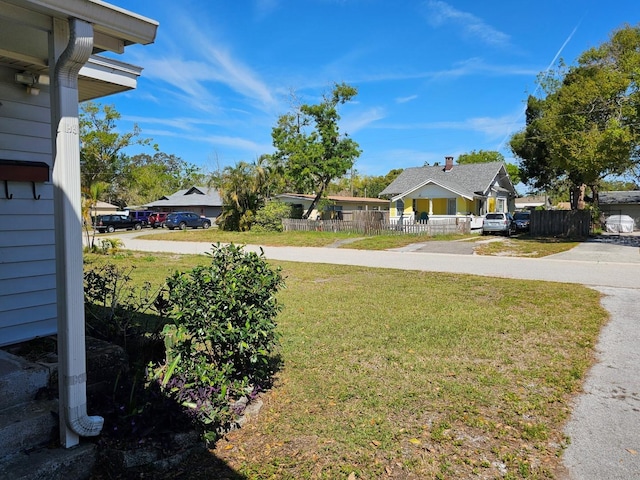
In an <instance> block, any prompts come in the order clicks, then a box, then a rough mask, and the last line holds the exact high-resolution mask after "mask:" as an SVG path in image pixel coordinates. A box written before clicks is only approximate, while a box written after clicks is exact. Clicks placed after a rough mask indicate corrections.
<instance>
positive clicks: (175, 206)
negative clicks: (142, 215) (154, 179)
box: [143, 187, 222, 220]
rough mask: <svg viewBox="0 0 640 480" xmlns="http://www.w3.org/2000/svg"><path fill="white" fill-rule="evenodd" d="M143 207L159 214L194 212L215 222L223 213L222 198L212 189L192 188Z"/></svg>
mask: <svg viewBox="0 0 640 480" xmlns="http://www.w3.org/2000/svg"><path fill="white" fill-rule="evenodd" d="M143 206H144V208H149V209H151V210H155V211H157V212H185V211H188V212H194V213H197V214H198V215H203V216H205V217H207V218H210V219H212V220H215V219H216V218H218V217H219V216H220V214H221V213H222V197H220V193H219V192H218V190H216V189H215V188H212V187H191V188H185V189H183V190H178V191H177V192H175V193H173V194H171V195H168V196H164V197H162V198H160V199H159V200H156V201H155V202H150V203H147V204H145V205H143Z"/></svg>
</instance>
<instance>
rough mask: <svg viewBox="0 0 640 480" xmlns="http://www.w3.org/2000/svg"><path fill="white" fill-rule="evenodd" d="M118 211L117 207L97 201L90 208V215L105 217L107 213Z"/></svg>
mask: <svg viewBox="0 0 640 480" xmlns="http://www.w3.org/2000/svg"><path fill="white" fill-rule="evenodd" d="M119 211H120V207H118V206H117V205H111V204H110V203H107V202H101V201H98V202H96V204H95V205H94V206H92V207H91V214H92V215H94V214H95V215H107V214H109V213H118V212H119Z"/></svg>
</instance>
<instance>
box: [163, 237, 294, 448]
mask: <svg viewBox="0 0 640 480" xmlns="http://www.w3.org/2000/svg"><path fill="white" fill-rule="evenodd" d="M208 255H209V257H210V259H211V263H210V264H208V265H203V266H198V267H195V268H194V269H193V270H191V271H189V272H184V273H180V272H176V273H175V274H174V275H173V276H171V277H170V278H168V279H167V288H168V298H167V302H168V306H169V317H170V318H171V319H172V323H170V324H168V325H167V326H166V327H165V345H166V360H165V363H164V364H163V365H161V366H158V367H156V368H155V371H154V377H155V378H156V379H157V380H158V381H159V382H160V384H161V385H162V387H163V389H164V390H165V392H167V393H168V394H169V395H170V396H172V397H173V398H174V399H176V400H177V401H179V402H180V403H181V404H182V405H183V406H185V407H187V408H188V410H189V411H190V413H191V415H192V417H194V418H196V419H197V420H198V422H199V423H200V425H201V426H202V427H203V428H204V430H205V438H206V439H207V440H212V439H214V438H215V436H216V431H217V430H219V429H220V428H225V427H227V426H228V425H229V424H230V423H233V421H234V418H235V415H236V414H238V413H240V412H239V411H238V408H239V407H235V406H234V405H237V404H234V402H236V401H238V400H240V399H241V398H242V397H249V399H250V397H251V395H252V394H255V392H257V391H258V390H259V389H261V388H264V387H265V386H267V385H268V383H269V382H270V380H271V376H272V375H273V372H274V358H273V353H272V352H273V349H274V347H275V346H276V345H277V341H278V338H277V332H276V322H275V317H276V316H277V314H278V312H279V311H280V308H281V307H280V306H279V304H278V302H277V300H276V296H275V295H276V293H277V291H278V290H279V289H280V288H281V287H283V286H284V283H283V279H282V276H281V274H280V270H279V269H274V268H272V267H270V266H269V265H268V264H267V263H266V261H265V259H264V257H263V254H260V255H258V254H256V253H250V252H244V251H243V250H242V247H238V246H235V245H233V244H231V245H227V246H221V245H219V244H218V245H214V247H213V249H212V252H211V253H209V254H208Z"/></svg>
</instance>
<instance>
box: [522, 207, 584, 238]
mask: <svg viewBox="0 0 640 480" xmlns="http://www.w3.org/2000/svg"><path fill="white" fill-rule="evenodd" d="M529 231H530V233H531V235H535V236H548V237H555V236H560V237H588V236H589V233H590V232H591V212H589V211H588V210H533V211H532V212H531V223H530V225H529Z"/></svg>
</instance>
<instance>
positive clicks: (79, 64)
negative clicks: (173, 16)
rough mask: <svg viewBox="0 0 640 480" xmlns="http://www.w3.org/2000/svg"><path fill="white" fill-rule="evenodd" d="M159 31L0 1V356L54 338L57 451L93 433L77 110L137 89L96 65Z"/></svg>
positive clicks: (39, 4)
mask: <svg viewBox="0 0 640 480" xmlns="http://www.w3.org/2000/svg"><path fill="white" fill-rule="evenodd" d="M157 27H158V23H157V22H155V21H153V20H150V19H147V18H144V17H141V16H139V15H136V14H134V13H131V12H128V11H126V10H123V9H122V8H119V7H115V6H112V5H110V4H108V3H105V2H102V1H90V0H0V32H2V48H1V49H0V184H2V187H4V188H3V190H4V191H3V192H2V193H0V346H6V345H12V344H14V343H18V342H23V341H27V340H30V339H33V338H36V337H39V336H47V335H52V334H57V339H58V352H57V353H58V376H59V403H58V418H59V426H60V442H61V444H62V445H63V446H64V447H72V446H74V445H76V444H78V442H79V437H83V436H95V435H98V434H99V432H100V431H101V429H102V424H103V419H102V418H101V417H97V416H88V414H87V405H86V352H85V323H84V302H83V267H82V225H83V222H82V208H81V205H82V200H81V195H80V140H79V135H78V133H79V123H78V105H79V102H81V101H85V100H91V99H96V98H101V97H104V96H107V95H111V94H114V93H118V92H123V91H127V90H131V89H133V88H135V87H136V84H137V78H138V77H139V76H140V74H141V72H142V69H141V68H140V67H136V66H133V65H129V64H126V63H123V62H121V61H118V60H115V59H113V58H110V57H107V56H102V55H99V54H100V53H101V52H110V53H112V54H122V53H124V52H125V49H126V48H127V47H128V46H130V45H134V44H143V45H146V44H150V43H152V42H153V41H154V40H155V36H156V31H157ZM1 360H2V359H0V361H1ZM0 371H3V370H2V369H0ZM22 387H24V386H23V385H16V388H15V389H7V388H3V389H2V390H0V396H3V397H5V398H8V397H7V396H9V395H11V394H12V393H13V392H12V391H10V390H20V389H21V388H22ZM25 412H26V413H25V414H26V415H30V414H31V413H29V411H28V410H25Z"/></svg>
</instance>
